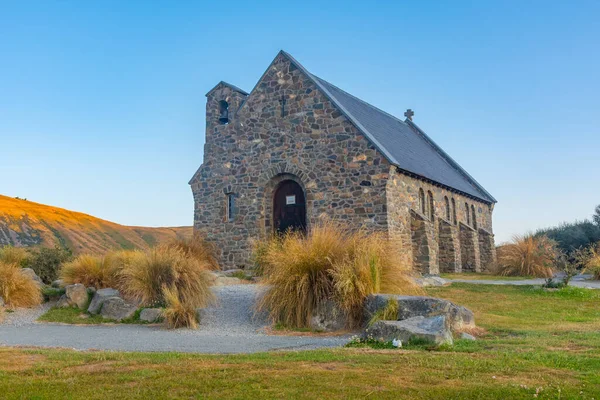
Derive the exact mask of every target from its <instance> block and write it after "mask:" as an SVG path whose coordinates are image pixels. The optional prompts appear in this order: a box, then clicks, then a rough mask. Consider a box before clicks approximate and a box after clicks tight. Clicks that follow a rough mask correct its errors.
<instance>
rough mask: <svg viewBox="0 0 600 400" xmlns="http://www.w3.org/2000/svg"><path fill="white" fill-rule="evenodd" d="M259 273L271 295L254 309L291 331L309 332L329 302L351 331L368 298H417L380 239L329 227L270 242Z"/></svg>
mask: <svg viewBox="0 0 600 400" xmlns="http://www.w3.org/2000/svg"><path fill="white" fill-rule="evenodd" d="M263 268H264V283H265V284H267V285H269V289H268V290H267V291H266V293H265V295H264V296H263V297H262V298H261V299H260V301H259V302H258V309H259V310H261V311H266V312H268V313H269V315H270V317H271V319H272V320H273V321H274V322H276V323H281V324H283V325H285V326H289V327H293V328H305V327H307V326H308V325H309V322H310V319H311V316H312V314H313V313H314V312H315V311H316V310H318V309H319V308H321V307H323V306H326V304H327V303H328V302H329V301H334V302H335V304H336V305H337V306H338V307H339V308H340V309H341V310H343V311H344V312H345V313H346V315H347V317H348V326H355V325H356V324H358V323H360V322H361V321H360V319H361V316H362V306H363V302H364V300H365V297H366V296H368V295H369V294H372V293H377V292H380V291H385V292H386V293H415V292H418V288H417V287H416V286H415V285H414V283H413V281H412V280H411V278H410V267H409V264H408V263H407V262H404V261H403V259H402V258H401V255H400V254H399V253H398V251H397V250H396V249H395V247H394V246H392V245H391V243H390V241H388V240H387V239H386V238H385V237H384V236H383V235H382V234H377V233H370V234H367V233H366V232H361V231H359V232H353V231H351V230H349V229H347V228H345V227H344V226H341V225H338V224H333V223H331V222H330V223H326V222H325V223H321V224H319V225H317V226H315V227H313V229H312V230H311V231H310V233H309V234H308V235H306V236H304V235H302V234H301V233H298V232H289V233H287V234H285V235H284V236H283V237H282V238H281V239H272V240H270V241H269V242H268V243H267V245H266V250H265V255H264V264H263Z"/></svg>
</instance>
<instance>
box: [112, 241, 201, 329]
mask: <svg viewBox="0 0 600 400" xmlns="http://www.w3.org/2000/svg"><path fill="white" fill-rule="evenodd" d="M188 254H189V253H186V252H184V251H182V250H179V249H177V248H174V247H172V246H165V247H159V248H156V249H153V250H151V251H150V252H148V253H146V254H144V256H143V257H136V258H133V259H132V262H130V263H129V264H126V265H124V267H123V270H122V271H121V273H120V290H121V291H122V292H123V294H124V295H125V296H127V297H130V298H133V299H136V300H138V301H139V302H141V303H142V304H143V305H146V306H157V305H166V306H167V310H166V311H165V319H166V321H167V324H168V325H169V326H170V327H179V326H184V325H185V326H188V327H195V326H196V324H195V322H191V319H192V316H193V320H194V321H195V318H196V316H195V315H196V314H195V312H196V309H197V308H199V307H205V306H206V305H208V304H209V302H210V301H211V300H212V299H213V294H212V292H211V290H210V286H211V285H212V282H213V276H212V273H211V272H210V271H209V269H210V268H211V267H212V266H211V265H210V263H209V262H208V261H207V260H206V259H201V258H198V257H190V256H189V255H188ZM182 324H184V325H182Z"/></svg>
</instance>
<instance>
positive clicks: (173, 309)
mask: <svg viewBox="0 0 600 400" xmlns="http://www.w3.org/2000/svg"><path fill="white" fill-rule="evenodd" d="M162 293H163V296H164V298H165V302H166V303H167V305H168V306H167V307H166V308H165V311H164V318H165V321H166V323H167V326H169V327H170V328H192V329H195V328H197V327H198V319H197V316H196V307H194V306H193V305H192V304H191V303H190V302H184V301H181V298H180V294H181V292H180V291H179V290H177V288H175V287H170V288H169V287H164V288H163V291H162Z"/></svg>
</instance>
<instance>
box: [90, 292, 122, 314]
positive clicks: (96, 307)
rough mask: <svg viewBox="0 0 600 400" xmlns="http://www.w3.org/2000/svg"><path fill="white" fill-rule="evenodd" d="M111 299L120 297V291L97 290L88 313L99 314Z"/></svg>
mask: <svg viewBox="0 0 600 400" xmlns="http://www.w3.org/2000/svg"><path fill="white" fill-rule="evenodd" d="M111 297H119V291H118V290H116V289H110V288H108V289H100V290H97V291H96V293H95V294H94V297H93V298H92V301H91V302H90V306H89V307H88V312H89V313H90V314H98V313H99V312H100V310H101V309H102V304H104V302H105V301H106V300H107V299H110V298H111Z"/></svg>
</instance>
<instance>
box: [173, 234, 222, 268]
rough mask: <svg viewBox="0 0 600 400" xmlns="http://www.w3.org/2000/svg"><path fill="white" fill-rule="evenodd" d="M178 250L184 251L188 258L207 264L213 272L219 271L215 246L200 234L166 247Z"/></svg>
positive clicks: (174, 241)
mask: <svg viewBox="0 0 600 400" xmlns="http://www.w3.org/2000/svg"><path fill="white" fill-rule="evenodd" d="M166 246H167V247H171V248H174V249H177V250H181V251H183V252H184V253H185V254H186V255H187V256H189V257H193V258H196V259H198V260H199V261H200V262H202V263H205V264H206V265H207V266H208V268H210V269H211V270H215V271H216V270H219V269H220V268H219V263H218V262H217V257H216V255H215V254H216V250H215V246H214V245H213V244H212V243H209V242H207V241H206V239H205V238H204V237H203V236H201V235H200V234H198V233H195V234H194V235H193V236H192V237H191V238H189V239H186V238H177V239H175V240H173V241H172V242H170V243H169V244H167V245H166Z"/></svg>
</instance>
